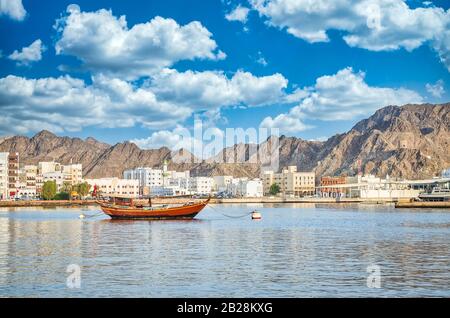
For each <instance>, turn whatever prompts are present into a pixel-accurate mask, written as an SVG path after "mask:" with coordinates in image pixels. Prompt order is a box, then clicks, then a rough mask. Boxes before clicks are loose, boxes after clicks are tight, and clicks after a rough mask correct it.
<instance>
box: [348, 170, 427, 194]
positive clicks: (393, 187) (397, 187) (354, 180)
mask: <svg viewBox="0 0 450 318" xmlns="http://www.w3.org/2000/svg"><path fill="white" fill-rule="evenodd" d="M347 186H348V187H350V196H351V197H360V198H361V199H409V198H416V197H418V195H419V194H420V190H415V189H412V188H411V185H410V184H409V181H408V180H393V179H391V178H390V177H389V175H388V176H386V178H385V179H381V178H378V177H376V176H374V175H366V176H356V177H348V178H347Z"/></svg>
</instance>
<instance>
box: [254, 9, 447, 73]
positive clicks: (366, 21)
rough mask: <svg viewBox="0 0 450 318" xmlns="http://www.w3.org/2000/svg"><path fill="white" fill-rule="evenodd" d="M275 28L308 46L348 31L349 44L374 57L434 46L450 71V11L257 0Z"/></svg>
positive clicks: (262, 11)
mask: <svg viewBox="0 0 450 318" xmlns="http://www.w3.org/2000/svg"><path fill="white" fill-rule="evenodd" d="M250 2H251V4H252V7H253V9H255V10H257V11H258V13H259V14H260V15H261V16H264V17H266V18H267V19H268V20H267V23H268V24H269V25H271V26H275V27H279V28H281V29H286V30H287V32H288V33H290V34H292V35H294V36H295V37H298V38H301V39H304V40H306V41H308V42H311V43H315V42H327V41H329V38H328V34H327V32H328V31H329V30H340V31H344V34H345V35H344V36H343V38H344V41H345V42H346V43H347V44H348V45H350V46H352V47H359V48H364V49H368V50H372V51H387V50H397V49H399V48H404V49H406V50H408V51H411V50H414V49H416V48H417V47H419V46H421V45H422V44H424V43H426V42H430V43H431V44H432V46H433V47H434V48H435V49H436V51H438V53H439V54H440V56H441V60H442V61H443V62H444V63H446V66H447V67H450V58H449V52H450V40H449V38H450V36H449V35H448V34H447V35H446V36H443V34H444V33H448V32H449V31H448V30H449V28H450V10H448V11H445V10H444V9H442V8H438V7H434V6H431V7H425V8H415V9H411V8H409V6H408V4H406V3H405V2H404V1H403V0H334V1H310V0H251V1H250Z"/></svg>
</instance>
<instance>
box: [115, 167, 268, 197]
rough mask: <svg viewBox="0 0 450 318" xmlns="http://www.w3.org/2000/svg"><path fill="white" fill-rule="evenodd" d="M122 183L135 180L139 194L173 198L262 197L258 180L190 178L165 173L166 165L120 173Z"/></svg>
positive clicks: (188, 175)
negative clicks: (188, 196) (205, 196)
mask: <svg viewBox="0 0 450 318" xmlns="http://www.w3.org/2000/svg"><path fill="white" fill-rule="evenodd" d="M123 178H124V179H125V180H136V181H138V184H139V189H140V193H139V194H140V195H144V196H146V195H152V196H177V195H210V194H218V195H219V196H220V195H223V196H233V197H262V196H263V185H262V181H261V180H260V179H249V178H234V177H233V176H218V177H203V176H195V177H191V176H190V172H189V171H183V172H178V171H169V170H168V168H167V162H164V165H163V167H162V169H155V168H147V167H140V168H136V169H130V170H126V171H124V172H123Z"/></svg>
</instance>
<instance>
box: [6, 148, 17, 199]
mask: <svg viewBox="0 0 450 318" xmlns="http://www.w3.org/2000/svg"><path fill="white" fill-rule="evenodd" d="M8 192H9V197H10V198H14V197H16V196H17V194H18V192H19V153H17V152H15V153H10V154H9V155H8Z"/></svg>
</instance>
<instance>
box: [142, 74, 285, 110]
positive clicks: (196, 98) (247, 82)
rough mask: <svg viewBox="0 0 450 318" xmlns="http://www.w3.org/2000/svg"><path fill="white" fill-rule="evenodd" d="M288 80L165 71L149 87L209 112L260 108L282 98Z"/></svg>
mask: <svg viewBox="0 0 450 318" xmlns="http://www.w3.org/2000/svg"><path fill="white" fill-rule="evenodd" d="M287 84H288V81H287V79H286V78H284V77H283V75H281V74H278V73H277V74H273V75H269V76H262V77H256V76H254V75H253V74H251V73H249V72H244V71H241V70H239V71H237V72H236V73H235V74H234V75H233V76H232V77H231V78H229V77H227V76H226V75H225V74H224V73H223V72H218V71H204V72H194V71H190V70H189V71H186V72H178V71H176V70H173V69H165V70H164V71H162V72H161V73H159V74H157V75H155V76H154V77H153V78H152V80H151V82H150V83H149V86H150V87H151V89H152V91H154V92H155V93H156V94H157V95H158V96H160V98H162V99H164V100H167V101H170V102H175V103H177V104H178V103H179V104H182V105H186V106H189V107H192V108H193V109H198V108H201V109H211V108H217V107H226V106H236V105H244V106H262V105H268V104H271V103H275V102H277V101H279V100H280V99H281V98H283V96H284V95H285V92H284V89H285V88H286V87H287Z"/></svg>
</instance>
